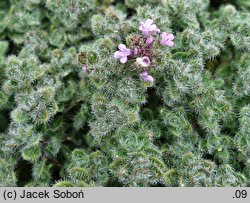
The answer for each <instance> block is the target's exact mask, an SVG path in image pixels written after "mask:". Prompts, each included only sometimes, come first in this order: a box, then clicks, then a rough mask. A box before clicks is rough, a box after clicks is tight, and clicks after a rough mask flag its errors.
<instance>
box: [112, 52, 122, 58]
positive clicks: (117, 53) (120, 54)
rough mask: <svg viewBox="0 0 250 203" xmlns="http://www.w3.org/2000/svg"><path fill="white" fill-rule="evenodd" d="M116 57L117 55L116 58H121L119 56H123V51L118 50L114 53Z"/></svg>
mask: <svg viewBox="0 0 250 203" xmlns="http://www.w3.org/2000/svg"><path fill="white" fill-rule="evenodd" d="M114 57H115V58H116V59H119V58H121V57H123V54H122V52H120V51H116V52H115V53H114Z"/></svg>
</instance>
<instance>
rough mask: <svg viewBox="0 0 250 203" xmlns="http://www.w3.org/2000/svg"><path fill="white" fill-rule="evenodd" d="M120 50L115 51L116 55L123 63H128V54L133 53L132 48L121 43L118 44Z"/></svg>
mask: <svg viewBox="0 0 250 203" xmlns="http://www.w3.org/2000/svg"><path fill="white" fill-rule="evenodd" d="M118 48H119V50H120V51H116V52H115V53H114V57H115V58H116V59H119V60H120V62H121V63H126V62H127V60H128V56H129V55H130V54H131V50H130V49H127V48H126V45H124V44H119V46H118Z"/></svg>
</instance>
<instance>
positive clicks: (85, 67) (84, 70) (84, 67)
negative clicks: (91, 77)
mask: <svg viewBox="0 0 250 203" xmlns="http://www.w3.org/2000/svg"><path fill="white" fill-rule="evenodd" d="M82 72H84V73H86V72H87V66H86V65H84V66H83V67H82Z"/></svg>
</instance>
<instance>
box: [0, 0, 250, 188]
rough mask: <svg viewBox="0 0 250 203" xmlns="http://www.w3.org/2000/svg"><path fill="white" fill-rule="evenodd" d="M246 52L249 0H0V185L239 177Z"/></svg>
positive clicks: (244, 164) (249, 111)
mask: <svg viewBox="0 0 250 203" xmlns="http://www.w3.org/2000/svg"><path fill="white" fill-rule="evenodd" d="M145 19H153V20H154V22H155V23H156V24H157V26H158V27H159V28H160V30H163V31H166V32H168V33H173V34H174V35H175V39H174V43H175V45H174V46H173V47H171V48H162V49H161V51H160V52H159V55H158V63H157V67H156V68H155V69H154V70H153V72H152V73H151V74H152V75H153V77H154V79H155V81H154V83H153V84H151V85H149V84H148V83H145V82H143V81H142V80H140V78H139V77H138V72H136V71H134V70H133V67H132V68H131V67H130V68H128V65H126V64H121V63H119V61H117V60H116V59H115V58H114V57H113V54H114V52H115V51H117V46H118V45H119V44H121V43H123V44H125V43H127V44H128V43H129V41H130V40H131V37H133V36H134V35H138V34H139V30H138V25H139V23H140V22H142V21H143V20H145ZM249 51H250V1H249V0H237V1H235V0H210V1H209V0H4V1H2V0H1V1H0V186H121V187H122V186H167V187H169V186H250V158H249V157H250V156H249V155H250V103H249V102H250V54H249ZM83 65H88V67H91V69H92V70H93V72H91V73H86V72H83V71H82V66H83ZM131 66H133V64H131ZM151 78H152V77H151Z"/></svg>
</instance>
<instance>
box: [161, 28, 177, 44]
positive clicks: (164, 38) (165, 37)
mask: <svg viewBox="0 0 250 203" xmlns="http://www.w3.org/2000/svg"><path fill="white" fill-rule="evenodd" d="M173 40H174V35H173V34H167V33H166V32H163V33H162V34H161V41H160V44H161V45H162V46H166V45H167V46H169V47H172V46H174V42H173Z"/></svg>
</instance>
